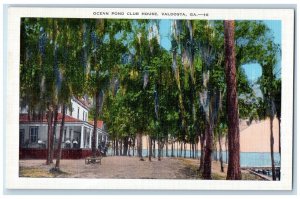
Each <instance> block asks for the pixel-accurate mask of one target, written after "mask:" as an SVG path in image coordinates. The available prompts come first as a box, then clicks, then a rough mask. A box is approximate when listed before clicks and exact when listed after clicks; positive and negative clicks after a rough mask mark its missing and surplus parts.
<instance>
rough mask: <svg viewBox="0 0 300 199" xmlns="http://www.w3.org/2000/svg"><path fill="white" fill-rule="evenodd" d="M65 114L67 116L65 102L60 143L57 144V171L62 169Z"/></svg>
mask: <svg viewBox="0 0 300 199" xmlns="http://www.w3.org/2000/svg"><path fill="white" fill-rule="evenodd" d="M65 116H66V106H65V104H63V106H62V119H61V125H60V131H59V138H58V145H57V157H56V164H55V170H56V171H59V170H60V159H61V143H62V137H63V133H64V128H65Z"/></svg>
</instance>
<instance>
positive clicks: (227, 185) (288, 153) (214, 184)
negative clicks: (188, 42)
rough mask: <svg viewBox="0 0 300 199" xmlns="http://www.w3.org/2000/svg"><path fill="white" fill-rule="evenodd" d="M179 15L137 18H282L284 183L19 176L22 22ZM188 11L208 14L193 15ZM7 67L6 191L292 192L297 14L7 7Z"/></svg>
mask: <svg viewBox="0 0 300 199" xmlns="http://www.w3.org/2000/svg"><path fill="white" fill-rule="evenodd" d="M100 11H101V12H111V11H116V12H124V13H127V12H136V11H138V12H159V13H162V12H169V13H170V12H172V13H173V12H178V13H186V14H187V16H185V17H182V16H161V15H159V16H151V17H149V16H138V18H151V19H155V18H157V19H182V18H184V19H208V20H222V19H235V20H246V19H247V20H251V19H252V20H281V22H282V42H281V44H282V64H281V65H282V93H283V97H282V120H281V121H282V124H281V127H282V132H283V133H282V142H281V144H282V147H281V149H282V161H281V168H282V169H281V170H282V171H281V174H282V177H281V181H275V182H273V181H225V180H211V181H204V180H148V179H147V180H144V179H77V178H76V179H75V178H69V179H68V178H20V177H19V172H18V171H19V148H18V138H19V134H18V132H19V92H18V91H19V60H20V18H21V17H55V18H127V19H135V18H137V16H132V15H124V16H119V15H117V16H113V15H111V14H110V15H105V16H99V15H95V14H94V12H100ZM189 13H200V14H201V13H208V16H202V15H200V16H197V17H194V16H190V15H189ZM7 35H8V38H7V39H8V61H7V63H8V66H7V74H5V75H7V85H6V86H7V87H6V88H7V89H6V90H7V100H6V101H7V104H6V111H7V112H6V113H5V114H4V115H6V129H5V136H4V138H5V140H6V148H5V153H6V160H5V161H6V165H5V166H6V176H5V179H6V184H5V186H6V188H8V189H149V190H173V189H174V190H291V189H292V165H293V164H292V161H293V150H292V149H293V67H294V51H293V49H294V11H293V10H292V9H202V8H201V9H186V8H185V9H178V8H176V9H154V8H152V9H146V8H132V9H130V8H30V7H25V8H24V7H23V8H21V7H10V8H9V9H8V34H7Z"/></svg>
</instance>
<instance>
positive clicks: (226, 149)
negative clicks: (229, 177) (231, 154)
mask: <svg viewBox="0 0 300 199" xmlns="http://www.w3.org/2000/svg"><path fill="white" fill-rule="evenodd" d="M225 151H226V163H227V164H228V133H227V134H226V138H225Z"/></svg>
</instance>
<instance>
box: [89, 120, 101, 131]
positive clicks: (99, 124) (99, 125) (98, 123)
mask: <svg viewBox="0 0 300 199" xmlns="http://www.w3.org/2000/svg"><path fill="white" fill-rule="evenodd" d="M89 123H90V124H91V125H93V126H94V121H89ZM102 127H103V121H102V120H98V121H97V128H99V129H101V128H102Z"/></svg>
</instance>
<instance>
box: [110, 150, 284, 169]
mask: <svg viewBox="0 0 300 199" xmlns="http://www.w3.org/2000/svg"><path fill="white" fill-rule="evenodd" d="M168 152H169V153H168V154H169V156H171V150H168ZM130 154H131V155H132V151H130ZM157 154H158V151H157V150H156V156H157ZM222 154H223V161H224V162H226V160H227V159H228V158H226V155H228V154H227V153H226V152H222ZM108 155H112V151H111V150H109V151H108ZM134 155H135V156H136V155H137V152H136V150H135V152H134ZM174 155H175V157H184V151H182V154H181V155H180V151H179V153H178V155H177V150H175V151H174ZM200 155H201V153H200V151H199V152H198V155H197V157H198V158H199V157H200ZM143 156H144V157H145V156H148V151H147V149H143ZM165 156H166V150H163V157H165ZM212 156H213V159H214V157H216V158H217V159H218V158H219V153H217V154H213V155H212ZM186 158H190V150H186ZM240 159H241V166H242V167H264V166H266V167H270V166H271V154H270V153H265V152H263V153H257V152H241V153H240ZM274 160H275V165H276V166H279V164H280V155H279V153H274Z"/></svg>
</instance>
